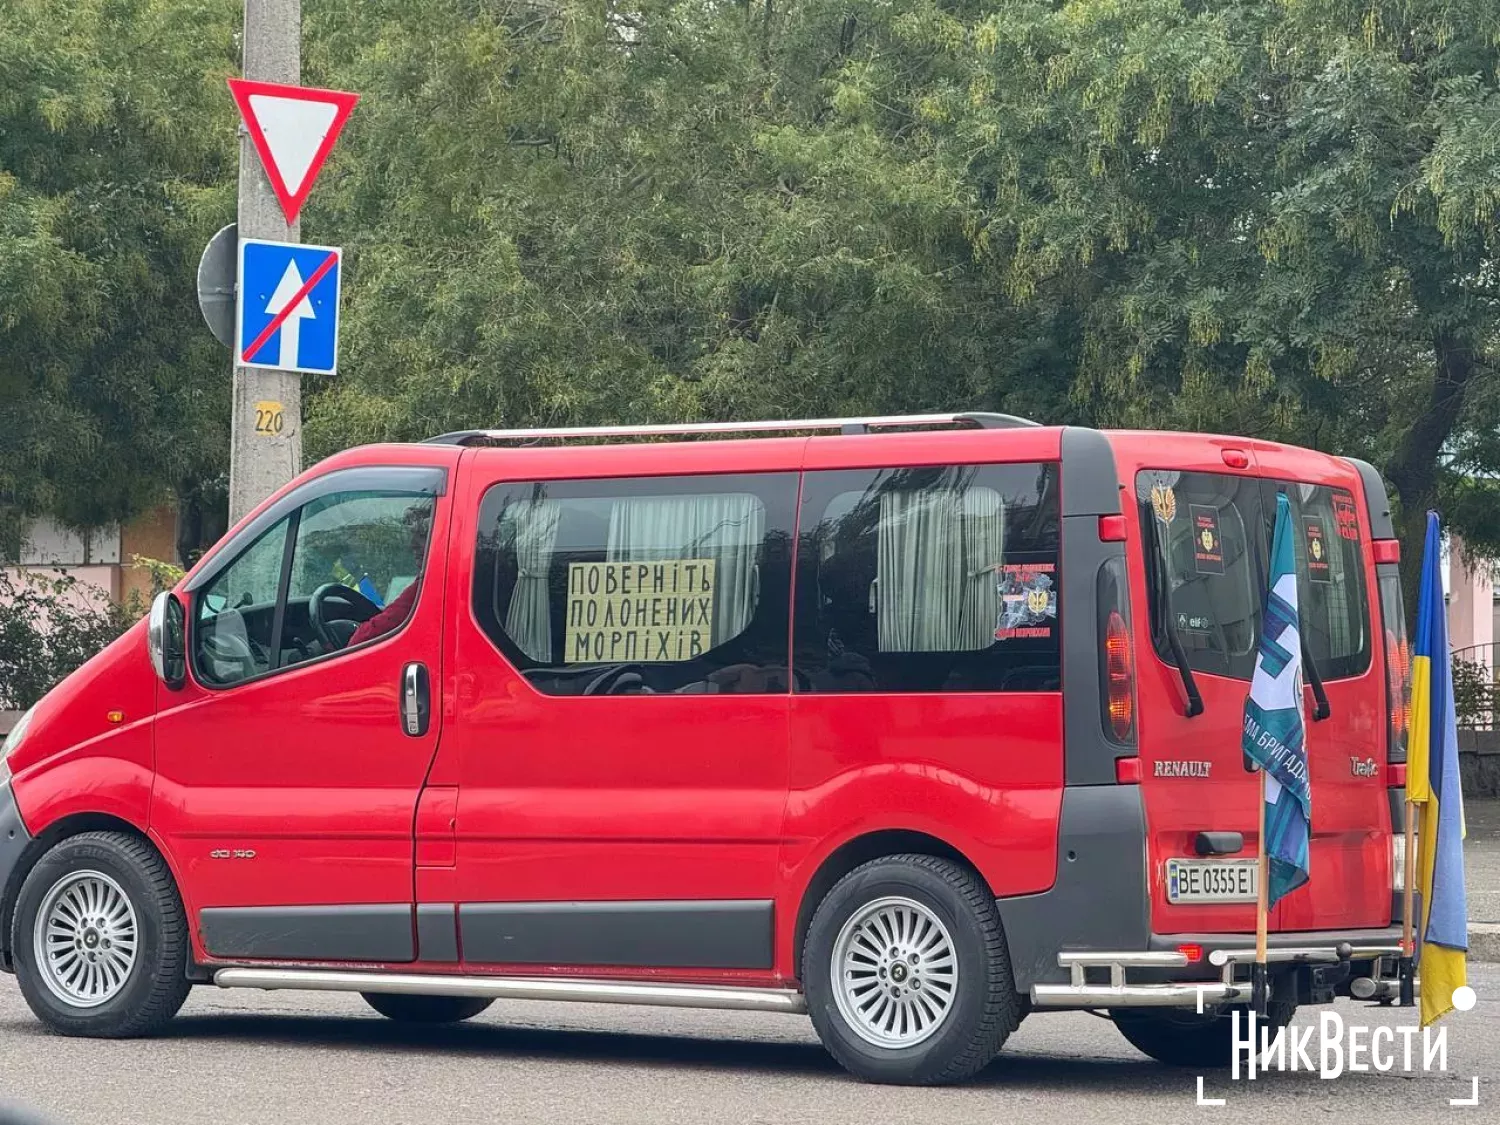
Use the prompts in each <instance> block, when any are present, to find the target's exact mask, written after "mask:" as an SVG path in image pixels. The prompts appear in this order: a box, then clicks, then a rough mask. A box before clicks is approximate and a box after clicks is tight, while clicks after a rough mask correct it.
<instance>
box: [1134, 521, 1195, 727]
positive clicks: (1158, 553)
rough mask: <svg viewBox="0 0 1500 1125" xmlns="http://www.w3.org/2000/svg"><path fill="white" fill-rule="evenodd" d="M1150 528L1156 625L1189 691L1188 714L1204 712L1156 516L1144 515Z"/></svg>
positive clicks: (1148, 546) (1184, 685)
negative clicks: (1176, 613)
mask: <svg viewBox="0 0 1500 1125" xmlns="http://www.w3.org/2000/svg"><path fill="white" fill-rule="evenodd" d="M1143 518H1144V519H1145V522H1146V526H1147V528H1148V529H1149V530H1148V533H1147V538H1148V540H1149V542H1148V543H1147V548H1148V549H1149V550H1150V552H1151V554H1150V562H1151V576H1152V579H1153V581H1154V582H1155V584H1156V590H1157V595H1158V597H1157V606H1158V609H1159V611H1160V612H1158V614H1157V618H1158V621H1157V624H1158V625H1160V626H1161V631H1162V633H1163V634H1164V635H1165V636H1166V638H1167V647H1168V648H1169V649H1171V651H1172V664H1173V665H1174V666H1175V667H1176V669H1177V674H1178V675H1179V676H1181V677H1182V690H1183V691H1184V692H1185V693H1187V712H1186V714H1187V717H1188V718H1189V719H1191V718H1193V717H1194V716H1195V715H1201V714H1203V696H1202V695H1201V694H1199V692H1198V681H1197V680H1195V679H1194V678H1193V667H1192V665H1191V664H1189V663H1188V658H1187V652H1186V651H1185V650H1184V649H1183V647H1182V638H1181V637H1179V636H1178V635H1177V619H1176V617H1175V616H1174V615H1173V613H1172V588H1171V587H1172V579H1171V577H1170V576H1169V575H1168V574H1167V572H1166V565H1165V563H1164V561H1163V559H1162V547H1161V540H1160V539H1159V538H1158V537H1157V530H1156V517H1155V516H1153V515H1150V514H1147V515H1145V516H1144V517H1143Z"/></svg>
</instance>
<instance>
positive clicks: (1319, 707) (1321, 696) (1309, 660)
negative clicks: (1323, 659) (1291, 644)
mask: <svg viewBox="0 0 1500 1125" xmlns="http://www.w3.org/2000/svg"><path fill="white" fill-rule="evenodd" d="M1302 670H1303V671H1304V672H1306V673H1307V683H1308V686H1309V687H1311V688H1312V693H1313V722H1315V723H1318V722H1322V721H1323V720H1324V719H1326V718H1328V716H1330V715H1332V714H1333V708H1331V707H1330V706H1329V705H1328V693H1327V692H1326V691H1324V690H1323V677H1322V676H1321V675H1319V674H1318V662H1317V661H1316V660H1314V659H1313V654H1312V651H1311V650H1310V649H1309V648H1308V647H1307V638H1306V637H1305V636H1304V637H1303V638H1302Z"/></svg>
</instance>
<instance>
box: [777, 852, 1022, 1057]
mask: <svg viewBox="0 0 1500 1125" xmlns="http://www.w3.org/2000/svg"><path fill="white" fill-rule="evenodd" d="M802 975H803V986H804V989H805V991H806V994H807V1005H808V1012H809V1014H810V1015H811V1016H812V1021H813V1026H814V1027H816V1028H817V1031H818V1037H819V1038H820V1039H821V1040H822V1041H823V1046H824V1047H826V1048H827V1049H828V1052H829V1053H830V1054H831V1055H833V1057H834V1058H835V1059H837V1060H838V1062H839V1064H840V1065H842V1066H843V1067H844V1068H845V1069H846V1070H848V1071H849V1072H850V1073H852V1074H854V1075H855V1076H857V1077H859V1078H862V1079H864V1080H866V1081H869V1082H885V1083H892V1084H897V1085H923V1086H930V1085H939V1084H942V1083H948V1082H959V1081H962V1080H963V1079H965V1078H968V1077H970V1076H972V1075H973V1074H975V1073H976V1072H978V1071H979V1070H980V1069H982V1068H983V1067H984V1066H986V1065H987V1064H988V1063H989V1062H990V1060H992V1059H993V1058H994V1057H995V1054H996V1053H997V1052H998V1051H999V1050H1000V1047H1001V1045H1002V1044H1003V1043H1004V1042H1005V1040H1006V1038H1007V1037H1008V1036H1009V1035H1010V1033H1011V1032H1012V1031H1014V1030H1015V1029H1016V1026H1017V1024H1018V1023H1019V1022H1020V1018H1021V1001H1020V997H1019V996H1017V994H1016V990H1015V981H1014V978H1013V977H1012V975H1011V968H1010V958H1009V955H1008V953H1007V950H1006V946H1005V938H1004V934H1003V933H1002V932H1001V928H1000V915H999V911H998V910H997V909H996V907H995V899H994V896H993V895H991V894H990V893H989V891H988V890H987V889H986V888H985V886H984V884H983V883H982V882H981V881H980V879H979V877H978V876H977V875H976V874H975V873H974V872H973V871H971V870H970V869H969V868H967V867H964V866H963V865H961V864H958V863H955V862H953V861H952V860H948V859H941V858H939V857H937V856H928V855H897V856H887V857H885V858H882V859H876V860H872V861H871V862H869V863H866V864H864V865H863V866H862V867H857V868H855V869H854V870H853V871H851V872H850V873H849V874H848V875H845V876H844V877H843V878H842V879H841V880H839V882H838V883H837V884H835V885H834V888H833V889H832V890H831V891H829V892H828V895H827V897H826V898H824V899H823V901H822V903H821V904H819V906H818V909H817V912H816V913H815V914H814V915H813V919H812V924H811V925H810V926H809V927H808V931H807V940H806V942H805V944H804V947H803V956H802Z"/></svg>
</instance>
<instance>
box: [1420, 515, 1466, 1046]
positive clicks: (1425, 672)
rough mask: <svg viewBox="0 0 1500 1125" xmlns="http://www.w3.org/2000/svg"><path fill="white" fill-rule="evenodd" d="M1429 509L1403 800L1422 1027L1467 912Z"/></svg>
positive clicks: (1452, 982) (1452, 983)
mask: <svg viewBox="0 0 1500 1125" xmlns="http://www.w3.org/2000/svg"><path fill="white" fill-rule="evenodd" d="M1440 545H1441V536H1440V529H1439V527H1438V517H1437V513H1436V512H1428V513H1427V542H1426V545H1425V547H1424V549H1423V555H1422V588H1421V592H1420V594H1419V595H1418V597H1417V636H1416V643H1415V645H1414V646H1413V647H1414V654H1413V656H1412V662H1411V664H1412V668H1411V735H1410V739H1409V741H1408V743H1407V767H1406V770H1407V772H1406V799H1407V800H1408V801H1411V802H1413V803H1414V804H1418V805H1421V806H1422V807H1421V819H1420V820H1418V821H1417V890H1418V892H1419V893H1420V894H1421V896H1422V917H1421V925H1420V926H1418V927H1417V928H1416V932H1417V935H1418V940H1419V941H1420V942H1421V949H1420V953H1419V955H1418V961H1417V964H1418V972H1419V974H1420V975H1421V979H1422V1026H1423V1027H1426V1026H1427V1025H1428V1024H1430V1023H1433V1022H1434V1021H1436V1020H1438V1019H1440V1018H1441V1017H1442V1016H1445V1015H1447V1014H1448V1013H1449V1012H1451V1011H1452V1010H1453V990H1454V989H1456V988H1459V987H1460V986H1462V985H1463V984H1464V983H1465V982H1466V979H1467V968H1466V965H1465V960H1466V957H1467V954H1468V950H1469V911H1468V905H1467V903H1466V902H1465V900H1464V852H1463V839H1464V819H1463V817H1464V814H1463V793H1462V790H1461V789H1460V787H1459V778H1458V719H1457V715H1456V713H1455V711H1454V708H1453V675H1452V666H1451V665H1450V663H1449V659H1450V658H1449V654H1448V623H1447V611H1446V609H1445V607H1444V605H1443V578H1442V575H1441V573H1440V572H1439V570H1438V566H1439V560H1438V552H1439V549H1440Z"/></svg>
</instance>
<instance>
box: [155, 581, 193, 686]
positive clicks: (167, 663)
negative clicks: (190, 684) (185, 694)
mask: <svg viewBox="0 0 1500 1125" xmlns="http://www.w3.org/2000/svg"><path fill="white" fill-rule="evenodd" d="M184 632H185V629H184V614H183V611H182V603H181V602H180V601H178V600H177V595H176V594H173V593H171V592H170V591H169V592H167V593H162V594H157V595H156V600H155V601H153V602H152V603H151V615H150V617H148V618H147V620H146V649H147V651H148V652H150V654H151V667H152V668H154V669H155V670H156V676H157V678H158V679H159V680H161V682H162V683H164V684H166V685H167V687H168V688H169V689H171V690H172V691H176V690H177V689H178V688H180V687H181V686H182V685H183V684H184V683H186V682H187V644H186V641H185V640H184Z"/></svg>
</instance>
